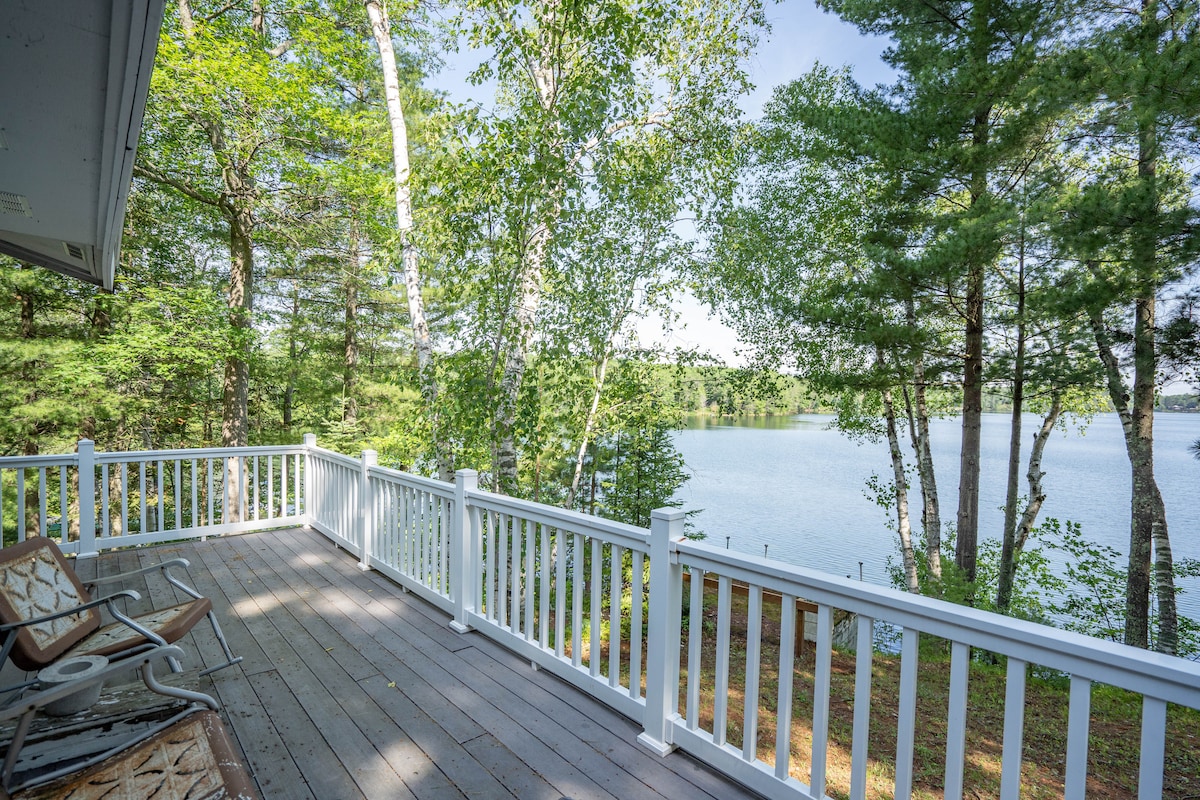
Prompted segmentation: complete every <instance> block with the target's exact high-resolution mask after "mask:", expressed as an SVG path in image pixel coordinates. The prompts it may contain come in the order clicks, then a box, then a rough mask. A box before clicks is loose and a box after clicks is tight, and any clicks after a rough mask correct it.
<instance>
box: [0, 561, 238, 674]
mask: <svg viewBox="0 0 1200 800" xmlns="http://www.w3.org/2000/svg"><path fill="white" fill-rule="evenodd" d="M46 541H47V542H49V544H50V545H52V546H53V548H54V552H56V553H58V555H59V557H60V558H61V551H59V550H58V545H57V544H56V543H55V542H54V541H53V540H51V539H48V540H46ZM188 566H189V562H188V560H187V559H185V558H174V559H170V560H168V561H164V562H162V563H160V564H152V565H150V566H146V567H142V568H140V569H135V570H131V571H129V572H123V573H120V574H118V575H107V576H102V577H99V578H94V579H91V580H88V581H83V580H82V579H80V578H79V576H78V575H77V574H75V571H74V569H73V568H72V567H71V566H70V565H69V564H68V565H66V566H65V568H66V569H69V570H70V571H71V573H72V575H73V577H74V578H75V579H76V580H77V581H78V582H79V583H80V584H82V586H83V588H84V591H85V592H87V593H88V594H90V593H91V592H92V589H93V588H94V587H99V586H103V585H105V584H110V583H116V582H118V581H123V580H127V579H129V578H133V577H137V576H140V575H145V574H147V573H151V572H156V571H157V572H161V573H162V574H163V576H164V577H165V578H166V580H167V582H168V583H169V584H170V585H171V586H174V587H175V588H177V589H179V590H180V591H182V592H183V593H184V594H186V595H187V596H188V597H191V598H192V599H194V600H204V599H205V598H204V596H203V595H202V594H200V593H199V592H197V591H196V590H195V589H193V588H192V587H191V586H189V585H188V584H186V583H184V582H183V581H182V580H180V579H179V578H177V577H176V576H175V575H172V574H171V568H172V567H181V568H183V569H185V570H186V569H187V568H188ZM140 599H141V594H140V593H138V592H137V591H135V590H133V589H122V590H119V591H116V592H113V593H112V594H109V595H105V596H103V597H98V598H92V599H91V600H88V601H86V602H84V603H81V604H79V605H78V606H75V607H73V608H69V609H63V610H60V611H57V612H55V613H53V614H46V615H44V616H40V617H31V618H28V619H21V620H17V621H15V622H10V623H5V624H0V666H2V665H3V664H5V663H7V661H8V658H9V655H10V654H11V653H12V650H13V648H14V647H15V646H16V643H17V634H18V632H19V631H20V630H21V629H22V628H26V627H29V626H31V625H39V624H43V623H46V622H51V621H53V620H56V619H60V618H62V617H67V616H71V615H74V614H79V613H81V612H85V611H89V610H91V609H94V608H105V609H107V611H108V613H109V615H110V616H111V617H112V618H113V619H114V620H115V621H116V622H118V623H121V624H123V625H125V626H126V627H128V628H130V629H131V630H132V631H134V632H135V633H137V634H138V635H140V636H141V637H143V638H144V639H145V640H146V641H144V642H140V643H137V644H134V645H133V646H131V647H129V648H127V649H125V650H122V651H120V652H117V653H113V654H111V655H109V656H107V657H108V659H109V660H110V661H114V662H117V663H121V662H122V661H123V660H125V659H128V658H129V657H130V656H134V655H137V654H138V653H141V652H144V651H146V650H149V649H152V648H162V647H165V646H167V644H168V642H167V641H166V640H165V639H164V638H163V637H162V636H160V635H159V634H157V633H155V632H154V631H152V630H149V629H148V628H147V627H146V626H144V625H141V624H139V623H138V622H137V621H136V620H135V619H133V618H132V617H131V616H130V615H128V614H126V613H124V612H122V611H121V609H120V608H119V607H118V606H117V603H116V601H117V600H140ZM206 616H207V617H208V621H209V623H210V624H211V625H212V629H213V633H214V634H215V636H216V638H217V642H218V643H219V644H220V646H221V650H222V652H223V654H224V656H225V661H224V662H222V663H219V664H215V665H213V666H211V667H209V668H207V669H205V670H203V671H202V672H201V673H200V675H208V674H210V673H213V672H216V671H217V670H220V669H224V668H225V667H230V666H233V665H234V664H237V663H240V662H241V661H242V657H241V656H234V654H233V651H232V650H231V649H230V647H229V642H228V641H227V640H226V639H225V634H224V632H223V631H222V630H221V624H220V622H218V620H217V615H216V613H215V611H214V610H212V609H211V608H210V609H209V611H208V612H207V614H206ZM84 641H86V639H85V640H84ZM174 651H178V652H177V653H176V652H174ZM182 652H183V651H182V650H181V649H179V648H178V647H176V648H173V651H172V652H170V653H168V654H166V655H165V656H164V657H165V658H166V659H167V663H168V665H169V666H170V668H171V671H172V672H182V671H183V667H182V665H181V664H180V662H179V657H180V656H181V655H182ZM56 660H57V659H56ZM36 683H37V681H36V679H34V680H27V681H25V682H23V683H17V684H13V685H11V686H5V687H2V688H0V694H7V693H9V692H12V691H16V690H18V689H25V688H28V687H30V686H32V685H34V684H36Z"/></svg>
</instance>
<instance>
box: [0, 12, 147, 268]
mask: <svg viewBox="0 0 1200 800" xmlns="http://www.w3.org/2000/svg"><path fill="white" fill-rule="evenodd" d="M162 15H163V0H54V1H51V2H46V0H17V1H15V2H14V1H12V0H4V2H0V253H7V254H8V255H12V256H15V257H16V258H19V259H21V260H23V261H27V262H29V263H32V264H37V265H40V266H44V267H48V268H49V269H52V270H55V271H57V272H62V273H64V274H67V275H72V276H74V277H77V278H80V279H82V280H86V281H89V282H91V283H95V284H99V285H100V286H102V287H104V288H105V289H109V290H111V289H112V287H113V279H114V276H115V272H116V264H117V256H118V254H119V252H120V246H121V226H122V224H123V222H124V216H125V204H126V200H127V199H128V195H129V182H130V176H131V175H132V172H133V160H134V156H135V154H136V152H137V140H138V134H139V132H140V131H141V124H142V115H143V113H144V111H145V104H146V94H147V92H148V91H149V86H150V71H151V69H152V68H153V65H154V52H155V49H156V46H157V44H158V32H159V27H160V25H161V23H162Z"/></svg>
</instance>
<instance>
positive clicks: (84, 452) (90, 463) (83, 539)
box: [17, 439, 100, 558]
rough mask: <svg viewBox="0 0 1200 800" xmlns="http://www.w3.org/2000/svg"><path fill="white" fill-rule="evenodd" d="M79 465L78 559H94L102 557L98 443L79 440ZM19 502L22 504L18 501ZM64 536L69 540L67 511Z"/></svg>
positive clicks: (64, 511)
mask: <svg viewBox="0 0 1200 800" xmlns="http://www.w3.org/2000/svg"><path fill="white" fill-rule="evenodd" d="M78 452H79V463H78V465H77V471H76V478H77V479H78V481H79V551H78V553H76V556H75V557H76V558H94V557H96V556H98V555H100V551H99V550H97V549H96V443H95V442H93V441H92V440H91V439H80V440H79V451H78ZM17 502H20V500H18V501H17ZM60 519H61V520H62V536H63V542H64V543H65V542H66V540H67V510H66V509H65V508H64V509H62V516H61V517H60Z"/></svg>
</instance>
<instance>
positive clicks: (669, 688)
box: [638, 508, 687, 756]
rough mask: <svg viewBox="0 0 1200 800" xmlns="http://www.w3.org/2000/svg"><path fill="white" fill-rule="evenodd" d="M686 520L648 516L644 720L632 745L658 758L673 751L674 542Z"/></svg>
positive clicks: (662, 511)
mask: <svg viewBox="0 0 1200 800" xmlns="http://www.w3.org/2000/svg"><path fill="white" fill-rule="evenodd" d="M686 516H687V515H686V514H685V513H684V512H683V511H680V510H678V509H673V508H659V509H656V510H654V511H653V512H651V514H650V610H649V613H648V614H647V616H648V618H649V623H650V630H649V634H648V636H647V652H646V714H645V717H644V718H643V720H642V729H643V730H642V733H641V734H639V735H638V741H639V742H641V743H642V744H643V745H644V746H645V747H647V748H649V749H650V750H653V751H654V752H655V753H657V754H658V755H660V756H665V755H667V754H668V753H670V752H671V751H673V750H674V749H675V745H674V744H672V743H671V739H672V736H671V724H672V721H673V720H674V719H675V718H676V717H678V716H679V643H680V641H681V636H680V620H681V617H682V615H683V568H682V567H680V566H679V558H678V556H676V555H675V548H674V544H675V542H677V541H679V540H681V539H682V538H683V521H684V519H685V517H686Z"/></svg>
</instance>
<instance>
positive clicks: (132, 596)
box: [0, 589, 142, 633]
mask: <svg viewBox="0 0 1200 800" xmlns="http://www.w3.org/2000/svg"><path fill="white" fill-rule="evenodd" d="M123 598H127V599H129V600H141V599H142V596H141V595H140V594H138V593H137V592H135V591H134V590H133V589H123V590H121V591H119V592H114V593H112V594H110V595H105V596H104V597H98V598H96V599H95V600H90V601H88V602H86V603H83V604H82V605H78V606H75V607H74V608H68V609H67V610H65V611H56V612H55V613H53V614H47V615H46V616H44V617H32V618H30V619H22V620H18V621H17V622H9V623H6V624H4V625H0V632H3V633H7V632H8V631H11V630H16V629H17V628H24V627H26V626H29V625H40V624H41V623H43V622H50V621H52V620H56V619H58V618H60V617H69V616H71V615H72V614H78V613H80V612H81V611H87V610H88V609H90V608H95V607H96V606H102V605H108V606H109V610H110V611H111V610H112V606H111V603H112V602H113V601H114V600H120V599H123Z"/></svg>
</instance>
